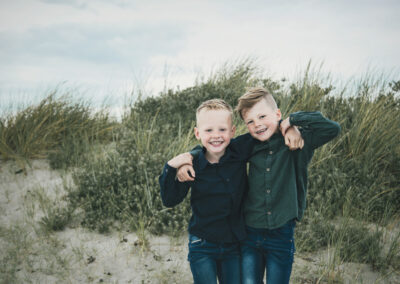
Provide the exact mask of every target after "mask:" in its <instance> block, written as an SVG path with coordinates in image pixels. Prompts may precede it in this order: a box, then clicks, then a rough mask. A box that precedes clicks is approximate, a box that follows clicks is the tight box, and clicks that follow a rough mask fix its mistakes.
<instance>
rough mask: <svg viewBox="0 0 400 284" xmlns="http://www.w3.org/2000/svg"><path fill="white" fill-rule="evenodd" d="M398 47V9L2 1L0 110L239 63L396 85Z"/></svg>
mask: <svg viewBox="0 0 400 284" xmlns="http://www.w3.org/2000/svg"><path fill="white" fill-rule="evenodd" d="M399 47H400V1H397V0H395V1H389V0H380V1H378V0H376V1H370V0H363V1H359V0H354V1H353V0H352V1H349V0H347V1H342V0H338V1H328V0H320V1H317V0H304V1H299V0H280V1H269V0H264V1H261V0H247V1H238V0H229V1H226V0H221V1H218V0H212V1H211V0H202V1H199V0H198V1H194V0H185V1H183V0H182V1H177V0H175V1H169V0H163V1H161V0H158V1H155V0H146V1H135V0H134V1H127V0H91V1H83V0H0V104H1V101H2V102H3V103H5V102H6V101H7V100H10V98H12V99H16V98H18V97H20V98H21V97H25V98H26V97H27V96H28V97H29V96H31V95H34V94H35V95H36V93H38V92H39V93H40V92H43V91H44V90H48V89H51V88H54V87H55V86H71V87H76V88H77V89H80V90H83V93H87V94H92V95H94V96H95V97H96V96H97V97H98V98H101V97H103V96H109V95H114V96H116V97H121V96H122V95H126V94H127V93H130V92H131V91H132V90H133V89H143V90H146V92H148V93H149V94H157V93H158V92H160V91H161V90H163V89H164V88H165V87H167V88H176V87H177V86H180V88H181V89H182V88H185V87H188V86H191V85H192V84H193V83H194V81H195V79H196V78H197V77H199V76H201V75H206V76H207V74H210V72H211V71H212V70H216V69H218V68H219V67H220V66H222V65H223V64H224V63H226V62H236V61H237V60H241V59H244V58H254V59H255V60H256V62H257V65H258V66H260V67H261V68H262V69H263V70H265V72H266V73H267V74H270V75H271V76H273V77H276V78H282V77H286V78H290V77H291V76H294V75H295V74H297V73H298V72H300V71H301V70H304V69H305V67H306V65H307V63H308V61H309V60H312V62H314V63H315V62H317V63H323V69H324V70H326V71H327V72H329V73H330V74H331V75H332V76H333V77H335V78H350V77H352V76H357V75H359V74H361V73H365V72H366V71H367V70H375V71H378V72H389V73H391V74H393V73H394V74H397V75H398V74H399V73H400V72H399V70H400V56H399V54H400V52H399ZM21 94H24V95H23V96H22V95H21ZM0 107H1V106H0Z"/></svg>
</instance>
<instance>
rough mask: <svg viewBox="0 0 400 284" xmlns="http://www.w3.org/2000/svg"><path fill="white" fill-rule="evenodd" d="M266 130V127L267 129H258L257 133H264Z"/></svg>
mask: <svg viewBox="0 0 400 284" xmlns="http://www.w3.org/2000/svg"><path fill="white" fill-rule="evenodd" d="M265 131H267V129H266V128H265V129H261V130H258V131H256V133H257V134H260V133H263V132H265Z"/></svg>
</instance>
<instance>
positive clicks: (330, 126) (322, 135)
mask: <svg viewBox="0 0 400 284" xmlns="http://www.w3.org/2000/svg"><path fill="white" fill-rule="evenodd" d="M292 125H296V126H299V127H301V128H302V129H303V134H304V135H305V137H304V139H306V141H305V144H306V145H307V144H309V146H311V147H312V148H313V149H315V148H318V147H320V146H322V145H324V144H325V143H327V142H329V141H330V140H332V139H333V138H335V137H336V136H337V135H338V134H339V132H340V125H339V124H338V123H337V122H335V121H332V120H329V119H327V118H325V117H324V116H323V115H322V114H321V113H320V112H319V111H316V112H304V111H299V112H295V113H292V114H290V116H289V117H288V118H286V119H285V120H283V121H282V123H281V125H280V127H281V131H282V133H285V132H286V130H287V129H288V128H289V127H290V126H292Z"/></svg>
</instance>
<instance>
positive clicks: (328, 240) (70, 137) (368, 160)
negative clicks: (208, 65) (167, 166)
mask: <svg viewBox="0 0 400 284" xmlns="http://www.w3.org/2000/svg"><path fill="white" fill-rule="evenodd" d="M352 84H353V85H354V86H355V88H353V89H352V90H350V89H346V88H343V89H337V87H335V86H334V85H333V84H332V83H331V82H330V81H329V80H327V79H321V78H320V77H319V76H318V74H317V73H314V72H312V71H311V68H310V66H308V68H307V69H306V71H305V73H304V76H302V77H301V78H300V79H299V80H298V81H296V82H288V81H287V80H284V79H282V80H279V81H276V80H273V79H271V78H265V77H264V76H262V75H260V74H259V73H258V72H257V68H255V67H254V64H253V63H251V62H247V61H246V62H244V63H242V64H238V65H236V66H233V67H227V68H223V69H221V70H220V71H219V72H217V73H215V74H214V75H212V76H211V77H210V78H208V79H206V80H204V81H201V82H197V83H196V84H195V85H194V86H193V87H190V88H186V89H184V90H180V89H177V90H167V91H165V92H163V93H161V94H159V95H158V96H154V97H148V98H145V99H142V100H139V101H136V102H135V103H134V104H133V105H132V106H131V107H130V110H129V111H128V112H127V113H125V114H124V117H123V119H122V121H121V122H120V123H116V122H111V121H110V120H109V118H108V115H107V113H105V112H99V113H97V114H95V115H92V114H91V113H90V109H89V108H87V107H85V106H84V105H82V104H71V103H70V102H65V101H63V100H54V99H53V97H52V96H50V97H48V98H47V99H45V100H44V101H43V102H42V103H41V104H40V105H39V106H35V107H30V108H28V109H26V110H24V111H22V112H20V113H18V114H17V115H15V116H12V117H6V118H1V120H0V153H1V156H2V158H3V159H10V158H12V159H21V158H23V159H28V158H35V157H47V158H49V159H50V162H51V163H52V165H53V166H54V167H65V166H70V165H74V166H77V165H79V167H76V168H75V169H74V180H75V184H76V189H74V190H71V191H70V194H69V196H68V200H69V206H70V207H69V209H68V210H65V212H66V213H65V214H69V215H68V216H67V217H68V218H63V216H62V214H63V213H62V212H63V211H57V214H55V215H56V216H58V217H57V219H56V220H53V219H54V218H53V219H52V220H50V219H49V220H47V221H46V220H44V223H46V222H47V223H48V227H49V228H52V227H54V226H55V227H56V228H63V227H64V225H65V224H63V223H68V222H69V221H70V220H71V218H72V217H71V216H72V215H74V214H75V215H77V216H80V218H81V221H82V224H83V225H84V226H87V227H89V228H92V229H97V230H99V231H101V232H107V231H108V230H110V228H112V226H114V225H117V224H119V225H120V226H129V227H132V228H133V229H135V230H144V229H146V230H149V231H150V232H152V233H155V234H163V233H169V234H180V233H182V232H184V231H185V230H186V227H187V222H188V219H189V216H190V205H189V198H186V199H185V201H184V202H183V203H182V204H181V205H179V206H176V207H175V208H173V209H169V208H165V207H163V206H162V203H161V199H160V196H159V185H158V176H159V174H160V173H161V170H162V167H163V165H164V163H165V162H166V161H167V160H168V159H170V158H172V157H173V156H174V155H176V154H178V153H181V152H184V151H187V150H189V149H191V148H192V147H193V146H194V145H196V144H197V141H196V140H195V139H194V135H193V133H192V132H193V130H192V129H193V126H194V120H195V110H196V108H197V106H198V105H199V104H200V103H201V102H203V101H205V100H207V99H211V98H223V99H225V100H226V101H227V102H228V103H230V104H231V105H232V106H235V105H236V103H237V99H238V98H239V97H240V96H241V95H242V94H243V93H244V92H245V91H246V89H247V88H249V87H253V86H263V87H265V88H267V89H269V90H270V91H271V92H272V93H273V94H274V96H275V98H276V100H277V103H278V105H279V106H280V108H281V111H282V113H283V115H284V116H287V115H288V114H289V113H291V112H294V111H298V110H304V111H314V110H320V111H321V112H322V113H323V114H324V115H325V116H326V117H328V118H330V119H332V120H335V121H338V122H339V123H340V125H341V127H342V131H341V134H340V136H339V137H337V138H336V139H335V140H333V141H331V142H330V143H328V144H327V145H324V146H323V147H322V148H320V149H318V150H317V151H316V152H315V155H314V158H313V160H312V163H311V165H310V171H309V187H308V208H307V210H306V214H305V216H304V219H303V220H302V222H301V224H300V225H299V226H298V228H297V231H296V239H297V241H296V245H297V250H298V251H299V252H312V251H316V250H320V249H334V253H333V258H332V260H331V261H332V263H334V264H337V263H339V264H340V263H342V262H344V261H351V262H363V263H369V264H371V265H373V267H375V268H379V269H388V268H389V267H391V266H392V267H399V266H400V265H399V263H400V260H399V253H400V245H399V244H398V241H399V237H397V238H394V239H393V240H392V241H391V244H390V246H391V249H390V250H384V249H383V248H382V244H383V238H384V236H385V233H384V228H385V226H387V225H390V224H394V223H396V224H398V222H399V213H400V205H399V204H400V182H399V176H400V175H399V174H400V173H399V171H400V170H399V169H400V144H399V143H398V137H400V109H399V108H400V96H399V93H400V81H397V82H396V81H394V82H383V81H381V80H377V81H375V82H374V81H373V80H370V79H368V78H367V79H364V80H362V81H360V82H359V83H352ZM235 123H236V125H238V126H239V127H238V134H241V133H244V132H245V131H246V129H245V127H244V125H243V124H242V123H241V122H240V120H239V118H238V116H237V115H236V116H235ZM95 141H97V142H100V143H97V144H96V145H95V146H93V142H95ZM110 142H111V143H110ZM73 157H76V159H75V158H73ZM78 158H79V159H78ZM72 161H75V162H72ZM76 161H79V164H78V163H77V162H76ZM75 208H82V209H83V210H81V211H79V210H76V211H78V213H77V212H74V209H75ZM71 214H72V215H71ZM59 215H60V216H59ZM60 220H61V221H60ZM50 221H51V222H50ZM60 222H61V224H60ZM370 223H375V224H377V226H376V228H375V229H370V227H369V225H368V224H370ZM333 267H335V265H333Z"/></svg>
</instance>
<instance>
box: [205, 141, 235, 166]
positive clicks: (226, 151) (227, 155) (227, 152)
mask: <svg viewBox="0 0 400 284" xmlns="http://www.w3.org/2000/svg"><path fill="white" fill-rule="evenodd" d="M230 156H231V149H230V144H229V145H228V147H226V149H225V154H224V155H223V156H222V157H221V159H219V162H218V164H221V163H224V162H225V161H226V160H227V159H229V157H230ZM208 164H210V165H211V163H210V162H209V161H208V160H207V159H206V148H205V147H204V146H203V149H202V151H201V152H200V154H199V167H200V169H201V170H202V169H204V168H205V167H206V166H207V165H208Z"/></svg>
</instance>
